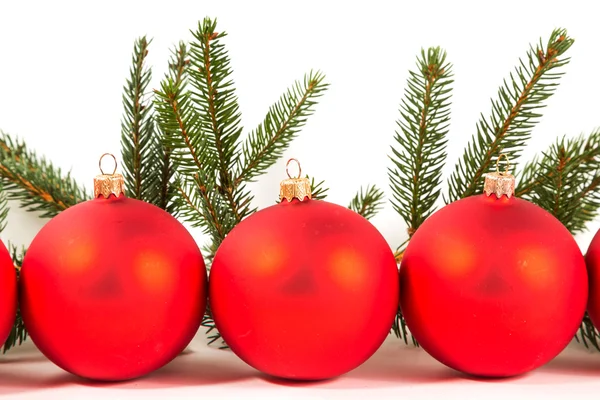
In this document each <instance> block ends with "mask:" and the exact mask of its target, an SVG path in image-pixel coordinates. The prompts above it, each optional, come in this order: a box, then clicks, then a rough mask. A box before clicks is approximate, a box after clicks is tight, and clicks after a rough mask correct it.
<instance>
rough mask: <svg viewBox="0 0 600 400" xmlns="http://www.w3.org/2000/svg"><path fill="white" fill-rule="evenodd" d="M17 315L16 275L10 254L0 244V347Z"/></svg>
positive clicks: (0, 243) (2, 244)
mask: <svg viewBox="0 0 600 400" xmlns="http://www.w3.org/2000/svg"><path fill="white" fill-rule="evenodd" d="M16 314H17V273H16V272H15V266H14V264H13V261H12V257H11V256H10V253H9V252H8V250H7V249H6V246H4V243H2V242H0V346H2V344H4V342H6V339H7V338H8V335H9V334H10V331H11V329H12V327H13V324H14V322H15V316H16Z"/></svg>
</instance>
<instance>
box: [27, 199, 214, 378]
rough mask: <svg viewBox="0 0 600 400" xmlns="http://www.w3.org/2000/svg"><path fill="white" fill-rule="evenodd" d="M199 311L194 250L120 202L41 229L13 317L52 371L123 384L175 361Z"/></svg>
mask: <svg viewBox="0 0 600 400" xmlns="http://www.w3.org/2000/svg"><path fill="white" fill-rule="evenodd" d="M205 305H206V270H205V267H204V261H203V259H202V255H201V254H200V250H199V249H198V246H197V245H196V243H195V242H194V240H193V238H192V237H191V235H190V234H189V233H188V232H187V230H186V229H185V228H184V227H183V225H181V224H180V223H179V222H178V221H177V220H176V219H175V218H173V217H172V216H171V215H169V214H168V213H167V212H165V211H163V210H161V209H160V208H158V207H155V206H153V205H151V204H148V203H144V202H142V201H138V200H135V199H129V198H126V197H123V196H121V197H119V198H115V197H114V196H112V195H111V197H110V198H108V199H104V198H98V199H94V200H90V201H87V202H84V203H80V204H78V205H76V206H73V207H71V208H69V209H67V210H65V211H63V212H62V213H60V214H59V215H58V216H56V217H55V218H53V219H52V220H51V221H50V222H48V223H47V224H46V225H45V226H44V227H43V228H42V230H41V231H40V232H39V234H38V235H37V236H36V237H35V239H34V240H33V242H32V244H31V246H30V247H29V249H28V251H27V253H26V256H25V259H24V261H23V268H22V271H21V312H22V315H23V320H24V323H25V325H26V328H27V330H28V331H29V334H30V335H31V338H32V340H33V342H34V343H35V344H36V346H37V347H38V348H39V349H40V350H41V351H42V353H44V355H46V356H47V357H48V358H49V359H50V360H51V361H53V362H54V363H55V364H57V365H58V366H59V367H61V368H63V369H65V370H67V371H69V372H71V373H73V374H76V375H79V376H82V377H85V378H89V379H95V380H107V381H115V380H126V379H132V378H136V377H139V376H141V375H144V374H147V373H149V372H152V371H154V370H156V369H158V368H160V367H162V366H163V365H165V364H166V363H168V362H169V361H171V360H172V359H173V358H175V357H176V356H177V355H178V354H179V353H180V352H181V351H182V350H183V349H184V348H185V347H186V346H187V345H188V344H189V342H190V341H191V340H192V338H193V337H194V335H195V333H196V331H197V329H198V327H199V325H200V323H201V321H202V317H203V314H204V310H205Z"/></svg>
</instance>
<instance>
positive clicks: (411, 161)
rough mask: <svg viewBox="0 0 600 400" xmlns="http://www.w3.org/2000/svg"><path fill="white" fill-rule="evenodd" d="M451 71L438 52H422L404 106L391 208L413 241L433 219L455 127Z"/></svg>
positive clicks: (392, 171)
mask: <svg viewBox="0 0 600 400" xmlns="http://www.w3.org/2000/svg"><path fill="white" fill-rule="evenodd" d="M451 68H452V65H451V64H450V63H449V62H446V52H445V51H444V50H442V49H440V48H439V47H432V48H429V49H428V50H427V53H426V52H425V51H424V50H421V57H420V58H417V70H416V71H409V74H410V77H409V79H408V82H407V87H406V90H405V93H404V96H405V97H404V99H403V100H402V104H401V106H400V116H401V118H400V120H398V122H397V124H398V127H399V128H400V131H396V135H395V141H396V143H397V145H398V146H399V148H398V149H397V148H395V147H394V146H392V156H391V157H390V158H391V160H392V162H393V163H394V168H390V169H389V172H388V175H389V179H390V186H391V189H392V192H393V193H394V198H393V200H392V205H393V206H394V209H395V210H396V212H398V213H399V214H400V215H401V216H402V218H403V219H404V221H406V223H407V224H408V232H409V236H412V234H413V233H414V232H415V231H416V230H417V228H418V227H419V226H421V224H422V223H423V221H425V219H427V217H429V215H431V213H432V212H433V206H434V204H435V202H436V200H437V198H438V197H439V194H440V190H441V189H440V183H441V181H442V168H443V167H444V162H445V160H446V143H447V139H446V135H447V134H448V127H449V123H450V97H451V90H452V87H451V84H452V83H453V82H454V81H453V80H452V72H451Z"/></svg>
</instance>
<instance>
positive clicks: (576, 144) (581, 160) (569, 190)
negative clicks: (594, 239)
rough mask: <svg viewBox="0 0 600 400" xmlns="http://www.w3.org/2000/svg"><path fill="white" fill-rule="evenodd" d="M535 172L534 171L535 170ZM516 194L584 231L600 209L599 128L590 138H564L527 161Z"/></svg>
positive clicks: (576, 230) (567, 225)
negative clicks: (540, 154)
mask: <svg viewBox="0 0 600 400" xmlns="http://www.w3.org/2000/svg"><path fill="white" fill-rule="evenodd" d="M533 171H535V172H533ZM522 175H523V177H522V179H521V182H520V183H519V185H518V186H517V189H516V191H515V192H516V193H517V194H518V195H519V196H521V197H523V198H525V199H527V200H530V201H532V202H533V203H535V204H537V205H539V206H540V207H542V208H544V209H545V210H547V211H549V212H550V213H551V214H552V215H554V216H555V217H556V218H557V219H558V220H559V221H560V222H561V223H562V224H563V225H565V226H566V227H567V229H569V231H570V232H571V233H577V232H582V231H584V230H585V226H586V224H587V223H588V222H590V221H592V220H593V219H594V218H596V216H597V215H598V210H599V209H600V129H597V130H595V131H593V132H592V133H591V134H590V135H589V136H588V137H587V138H586V137H584V136H578V137H575V138H573V139H565V138H564V137H563V138H562V139H560V140H558V141H557V142H555V143H554V144H552V145H551V146H550V148H549V149H548V150H546V151H545V152H544V153H542V156H541V157H536V158H534V159H533V160H532V161H531V162H529V163H527V164H526V166H525V168H524V172H523V174H522Z"/></svg>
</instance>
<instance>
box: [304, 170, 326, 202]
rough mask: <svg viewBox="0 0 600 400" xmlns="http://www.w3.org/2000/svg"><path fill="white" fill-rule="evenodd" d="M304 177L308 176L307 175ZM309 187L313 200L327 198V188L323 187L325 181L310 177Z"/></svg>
mask: <svg viewBox="0 0 600 400" xmlns="http://www.w3.org/2000/svg"><path fill="white" fill-rule="evenodd" d="M306 177H307V178H308V175H307V176H306ZM310 188H311V193H312V198H313V199H314V200H325V198H327V192H328V191H329V188H328V187H325V181H320V182H316V181H315V178H311V179H310Z"/></svg>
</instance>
